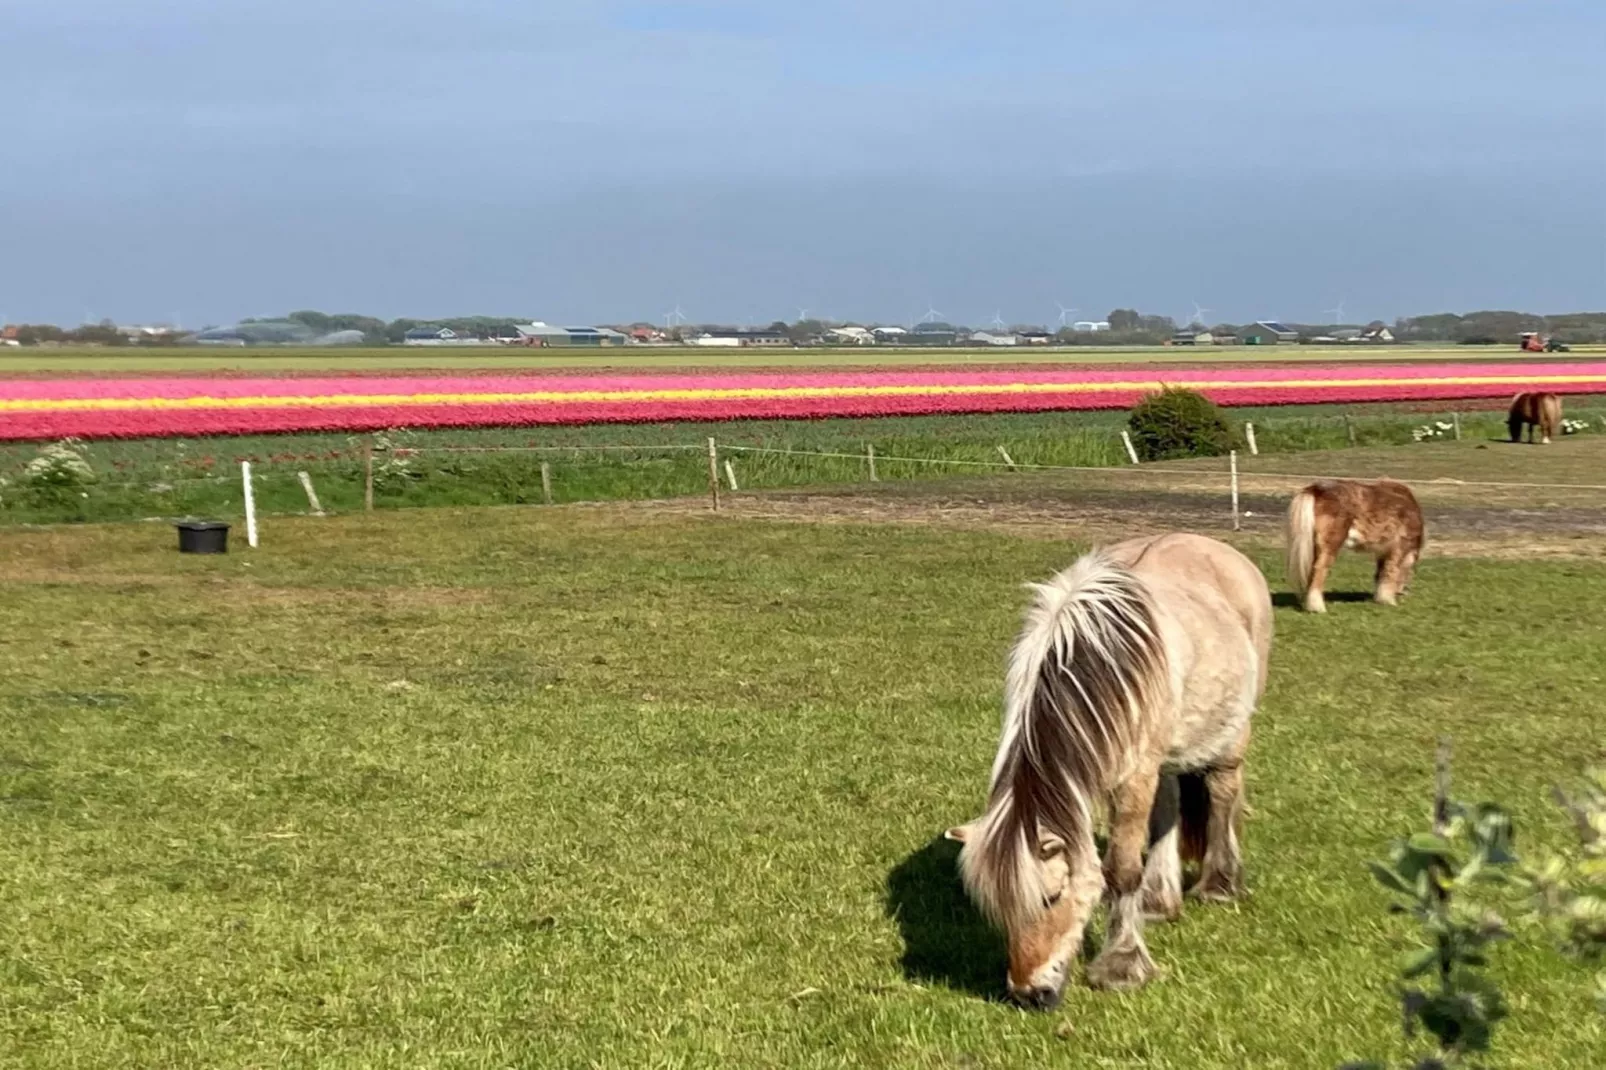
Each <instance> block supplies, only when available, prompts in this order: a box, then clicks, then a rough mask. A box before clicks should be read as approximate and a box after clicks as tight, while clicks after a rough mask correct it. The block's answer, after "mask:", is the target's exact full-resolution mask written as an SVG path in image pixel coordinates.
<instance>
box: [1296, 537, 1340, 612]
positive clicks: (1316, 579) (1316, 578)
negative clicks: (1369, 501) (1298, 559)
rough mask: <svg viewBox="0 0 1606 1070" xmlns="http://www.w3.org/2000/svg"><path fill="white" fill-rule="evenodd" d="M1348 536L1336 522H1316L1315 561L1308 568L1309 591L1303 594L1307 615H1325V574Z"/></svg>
mask: <svg viewBox="0 0 1606 1070" xmlns="http://www.w3.org/2000/svg"><path fill="white" fill-rule="evenodd" d="M1346 535H1348V532H1347V531H1345V530H1344V529H1343V528H1342V527H1341V526H1340V524H1339V522H1338V521H1334V520H1328V521H1326V523H1324V522H1323V518H1321V517H1318V518H1317V520H1316V559H1315V561H1313V562H1312V563H1311V567H1310V589H1309V590H1307V591H1306V592H1305V611H1306V612H1307V613H1326V612H1327V599H1326V598H1325V597H1323V594H1322V592H1323V590H1324V589H1325V588H1326V587H1327V573H1328V572H1329V571H1330V570H1331V569H1332V567H1333V562H1334V561H1336V560H1337V559H1338V552H1339V551H1340V550H1342V549H1343V548H1344V539H1345V536H1346Z"/></svg>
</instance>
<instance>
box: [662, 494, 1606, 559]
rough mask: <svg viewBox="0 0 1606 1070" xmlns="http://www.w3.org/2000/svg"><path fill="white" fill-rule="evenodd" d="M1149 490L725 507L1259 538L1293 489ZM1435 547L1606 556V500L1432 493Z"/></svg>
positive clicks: (1077, 534)
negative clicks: (1489, 498)
mask: <svg viewBox="0 0 1606 1070" xmlns="http://www.w3.org/2000/svg"><path fill="white" fill-rule="evenodd" d="M1190 483H1191V481H1189V480H1179V481H1178V484H1177V485H1169V486H1166V487H1164V488H1146V489H1144V490H1141V491H1139V490H1124V491H1123V490H1111V489H1107V488H1095V487H1087V486H1079V487H1054V488H1044V487H1041V486H1039V487H1035V488H1034V487H1030V486H1016V487H1008V486H1000V483H999V481H986V482H985V484H982V483H981V482H980V481H978V483H977V484H973V485H969V486H955V485H951V484H950V485H946V486H943V487H940V488H939V487H934V486H930V485H921V484H899V485H895V486H892V487H889V488H888V489H886V490H881V489H876V490H875V491H867V490H865V489H863V488H859V489H857V490H854V491H844V492H840V493H819V492H795V493H784V492H777V493H768V494H737V495H727V496H725V498H724V499H723V500H722V503H721V504H722V509H721V512H722V514H724V515H728V516H736V517H742V518H744V519H762V520H783V521H792V522H802V523H820V524H921V525H936V526H939V527H945V528H955V529H966V530H988V531H1003V532H1011V533H1016V534H1022V535H1030V536H1033V537H1060V538H1065V539H1074V540H1077V541H1090V540H1091V541H1109V540H1113V539H1119V538H1127V537H1131V536H1135V535H1144V534H1154V533H1158V532H1163V531H1178V530H1183V531H1197V532H1200V533H1203V534H1208V535H1215V536H1219V537H1223V538H1233V539H1236V540H1240V541H1247V542H1251V543H1257V544H1258V543H1265V544H1275V543H1279V542H1280V541H1281V539H1282V522H1283V514H1284V510H1285V509H1286V507H1287V501H1288V499H1287V495H1286V493H1283V494H1276V495H1272V494H1267V493H1255V494H1245V495H1243V496H1242V497H1241V498H1240V510H1241V513H1240V526H1239V528H1238V530H1236V531H1234V529H1233V526H1232V513H1231V506H1230V504H1229V500H1228V499H1227V498H1226V497H1225V496H1224V495H1222V494H1221V493H1220V490H1219V487H1211V488H1208V489H1210V490H1211V493H1204V492H1203V488H1200V487H1199V486H1198V485H1197V484H1196V483H1194V484H1192V485H1190ZM1422 500H1423V511H1424V513H1425V514H1426V518H1427V524H1428V548H1429V552H1430V553H1432V554H1438V555H1444V556H1453V557H1509V558H1517V557H1536V556H1544V557H1578V558H1602V557H1606V502H1601V503H1599V504H1592V505H1579V504H1567V505H1562V504H1551V505H1536V504H1533V503H1529V504H1526V505H1523V506H1510V505H1494V504H1490V505H1474V504H1470V503H1469V502H1468V501H1466V500H1465V499H1464V498H1463V499H1460V500H1455V499H1452V500H1449V501H1441V500H1436V499H1435V497H1434V496H1433V495H1431V494H1424V495H1422ZM650 508H652V509H654V510H656V511H660V512H669V513H683V514H707V513H708V512H709V507H708V503H707V502H706V501H702V500H687V501H676V502H658V503H653V504H652V505H651V506H650Z"/></svg>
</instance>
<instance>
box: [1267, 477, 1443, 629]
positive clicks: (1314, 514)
mask: <svg viewBox="0 0 1606 1070" xmlns="http://www.w3.org/2000/svg"><path fill="white" fill-rule="evenodd" d="M1287 539H1288V547H1287V550H1288V583H1289V585H1290V586H1292V587H1293V589H1294V593H1295V594H1297V595H1298V596H1299V597H1300V599H1301V600H1302V601H1303V602H1304V605H1305V609H1306V610H1307V611H1308V612H1311V613H1325V612H1326V611H1327V602H1326V601H1325V600H1324V599H1323V598H1322V588H1323V587H1324V586H1325V585H1326V583H1327V572H1328V570H1329V569H1331V568H1332V567H1333V561H1334V559H1335V558H1337V557H1338V552H1339V551H1340V550H1342V549H1344V548H1345V547H1349V548H1350V549H1360V550H1366V551H1368V552H1369V553H1371V554H1373V555H1374V556H1375V557H1376V558H1377V576H1376V579H1375V584H1376V590H1375V593H1374V597H1375V598H1376V599H1377V601H1378V602H1380V603H1382V604H1383V605H1386V606H1392V605H1394V604H1395V603H1397V602H1398V601H1399V598H1400V596H1401V595H1402V594H1404V593H1405V590H1406V588H1407V587H1409V586H1410V585H1411V574H1412V573H1413V572H1414V571H1415V569H1416V562H1417V559H1418V558H1419V557H1421V556H1422V540H1423V527H1422V509H1421V507H1420V506H1419V505H1417V504H1416V495H1414V494H1412V493H1411V488H1410V487H1407V486H1406V485H1405V484H1404V483H1397V482H1395V481H1394V480H1392V479H1379V480H1378V481H1376V482H1375V483H1367V482H1362V481H1361V480H1356V479H1324V480H1322V481H1321V482H1319V483H1312V484H1311V485H1310V486H1308V487H1306V488H1305V489H1304V490H1302V491H1300V492H1299V493H1298V494H1296V495H1294V500H1293V501H1292V502H1290V503H1289V504H1288V533H1287Z"/></svg>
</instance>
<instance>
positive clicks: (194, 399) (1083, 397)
mask: <svg viewBox="0 0 1606 1070" xmlns="http://www.w3.org/2000/svg"><path fill="white" fill-rule="evenodd" d="M1166 384H1173V385H1183V386H1190V387H1194V388H1196V389H1199V390H1201V391H1203V392H1204V393H1206V394H1208V395H1209V396H1210V397H1211V398H1213V399H1214V400H1215V401H1217V402H1219V403H1221V404H1225V405H1233V406H1250V405H1254V406H1267V405H1302V404H1320V403H1335V402H1342V403H1356V402H1388V401H1426V400H1439V399H1458V398H1498V397H1505V396H1509V395H1510V394H1512V393H1515V392H1516V391H1518V390H1529V389H1545V390H1551V391H1554V392H1557V393H1564V394H1565V393H1606V361H1580V362H1541V361H1531V362H1530V361H1517V360H1513V361H1509V362H1497V363H1470V362H1467V363H1449V364H1433V365H1424V364H1367V365H1347V364H1346V365H1339V364H1334V365H1309V366H1301V367H1264V366H1262V367H1256V366H1253V365H1240V366H1236V367H1232V366H1218V367H1209V368H1198V367H1193V368H1174V369H1168V370H1164V371H1163V372H1162V371H1161V370H1160V369H1159V368H1158V367H1147V366H1129V367H1124V368H1108V367H1106V368H1087V367H1078V366H1061V367H1049V368H1032V369H1008V370H988V369H985V368H970V369H960V368H954V369H938V370H905V371H900V370H860V371H852V372H833V371H828V370H820V369H808V368H799V369H794V370H785V371H770V372H745V373H727V372H697V373H688V374H678V375H662V374H660V375H639V374H599V375H540V374H537V375H455V376H447V375H429V376H394V377H392V376H342V377H334V376H331V377H319V378H290V377H285V378H276V377H270V376H259V377H241V378H235V377H228V378H224V377H210V376H192V377H166V376H159V377H147V378H88V379H9V380H0V440H12V441H16V440H30V439H49V438H61V437H66V436H74V437H79V438H142V437H161V436H195V435H239V434H252V433H279V432H296V431H303V432H304V431H373V430H381V429H384V428H391V427H414V428H431V427H434V428H453V427H494V426H513V425H548V426H552V425H584V424H598V423H641V422H648V421H668V420H735V419H748V420H750V419H788V418H790V419H800V418H805V419H806V418H820V417H842V416H847V417H865V416H894V415H932V414H957V413H1001V412H1047V411H1056V410H1059V411H1064V410H1098V409H1119V408H1125V407H1128V406H1130V405H1131V404H1132V403H1133V402H1135V401H1136V400H1138V399H1139V398H1140V397H1142V396H1143V395H1144V394H1146V393H1148V392H1150V391H1153V390H1155V389H1158V388H1159V387H1161V386H1162V385H1166Z"/></svg>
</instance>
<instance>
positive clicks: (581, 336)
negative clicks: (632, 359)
mask: <svg viewBox="0 0 1606 1070" xmlns="http://www.w3.org/2000/svg"><path fill="white" fill-rule="evenodd" d="M514 329H515V330H517V331H518V333H519V337H518V341H519V343H520V344H521V345H527V346H622V345H624V344H625V343H626V342H627V341H629V339H628V338H627V337H626V336H625V335H623V334H621V333H620V332H618V331H615V330H613V329H611V328H608V327H553V326H550V325H548V324H545V323H542V322H540V321H539V320H537V321H535V322H533V323H520V324H516V325H515V328H514Z"/></svg>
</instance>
